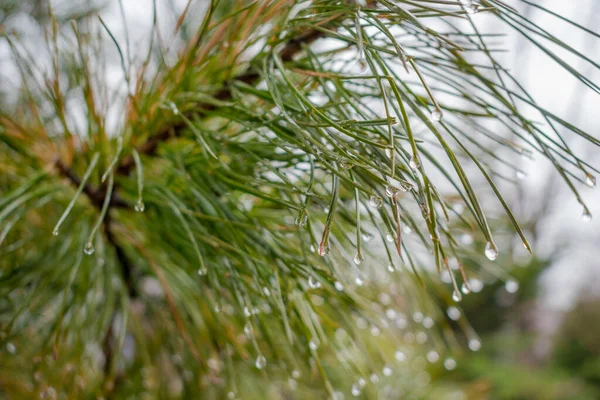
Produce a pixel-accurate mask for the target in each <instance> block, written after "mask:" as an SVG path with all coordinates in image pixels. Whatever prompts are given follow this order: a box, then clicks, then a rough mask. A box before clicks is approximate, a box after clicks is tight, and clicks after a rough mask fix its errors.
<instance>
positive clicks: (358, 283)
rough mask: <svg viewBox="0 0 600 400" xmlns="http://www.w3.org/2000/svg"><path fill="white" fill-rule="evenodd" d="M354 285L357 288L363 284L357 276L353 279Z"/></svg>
mask: <svg viewBox="0 0 600 400" xmlns="http://www.w3.org/2000/svg"><path fill="white" fill-rule="evenodd" d="M354 283H356V285H357V286H362V285H363V283H364V282H363V280H362V279H361V278H360V277H359V276H357V277H356V278H355V279H354Z"/></svg>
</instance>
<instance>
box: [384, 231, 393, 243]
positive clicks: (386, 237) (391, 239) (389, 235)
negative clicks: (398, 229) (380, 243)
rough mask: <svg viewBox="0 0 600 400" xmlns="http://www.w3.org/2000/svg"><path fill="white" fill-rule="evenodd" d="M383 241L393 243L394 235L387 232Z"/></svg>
mask: <svg viewBox="0 0 600 400" xmlns="http://www.w3.org/2000/svg"><path fill="white" fill-rule="evenodd" d="M385 240H387V241H388V242H393V241H394V235H393V234H392V232H388V233H386V234H385Z"/></svg>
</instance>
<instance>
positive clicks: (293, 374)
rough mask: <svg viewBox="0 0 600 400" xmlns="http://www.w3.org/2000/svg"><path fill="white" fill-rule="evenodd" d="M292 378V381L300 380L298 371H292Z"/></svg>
mask: <svg viewBox="0 0 600 400" xmlns="http://www.w3.org/2000/svg"><path fill="white" fill-rule="evenodd" d="M292 378H294V379H298V378H300V371H298V370H297V369H295V370H293V371H292Z"/></svg>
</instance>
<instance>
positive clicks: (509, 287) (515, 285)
mask: <svg viewBox="0 0 600 400" xmlns="http://www.w3.org/2000/svg"><path fill="white" fill-rule="evenodd" d="M504 289H506V291H507V292H508V293H516V292H517V290H519V282H517V281H516V280H514V279H509V280H507V281H506V283H505V284H504Z"/></svg>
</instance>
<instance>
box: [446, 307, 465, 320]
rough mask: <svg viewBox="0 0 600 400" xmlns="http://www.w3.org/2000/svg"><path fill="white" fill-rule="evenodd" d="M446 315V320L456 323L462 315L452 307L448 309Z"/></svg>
mask: <svg viewBox="0 0 600 400" xmlns="http://www.w3.org/2000/svg"><path fill="white" fill-rule="evenodd" d="M446 314H448V318H450V319H451V320H452V321H458V320H459V319H460V317H461V315H462V314H461V312H460V310H459V309H458V308H456V307H454V306H450V307H448V310H447V311H446Z"/></svg>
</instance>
